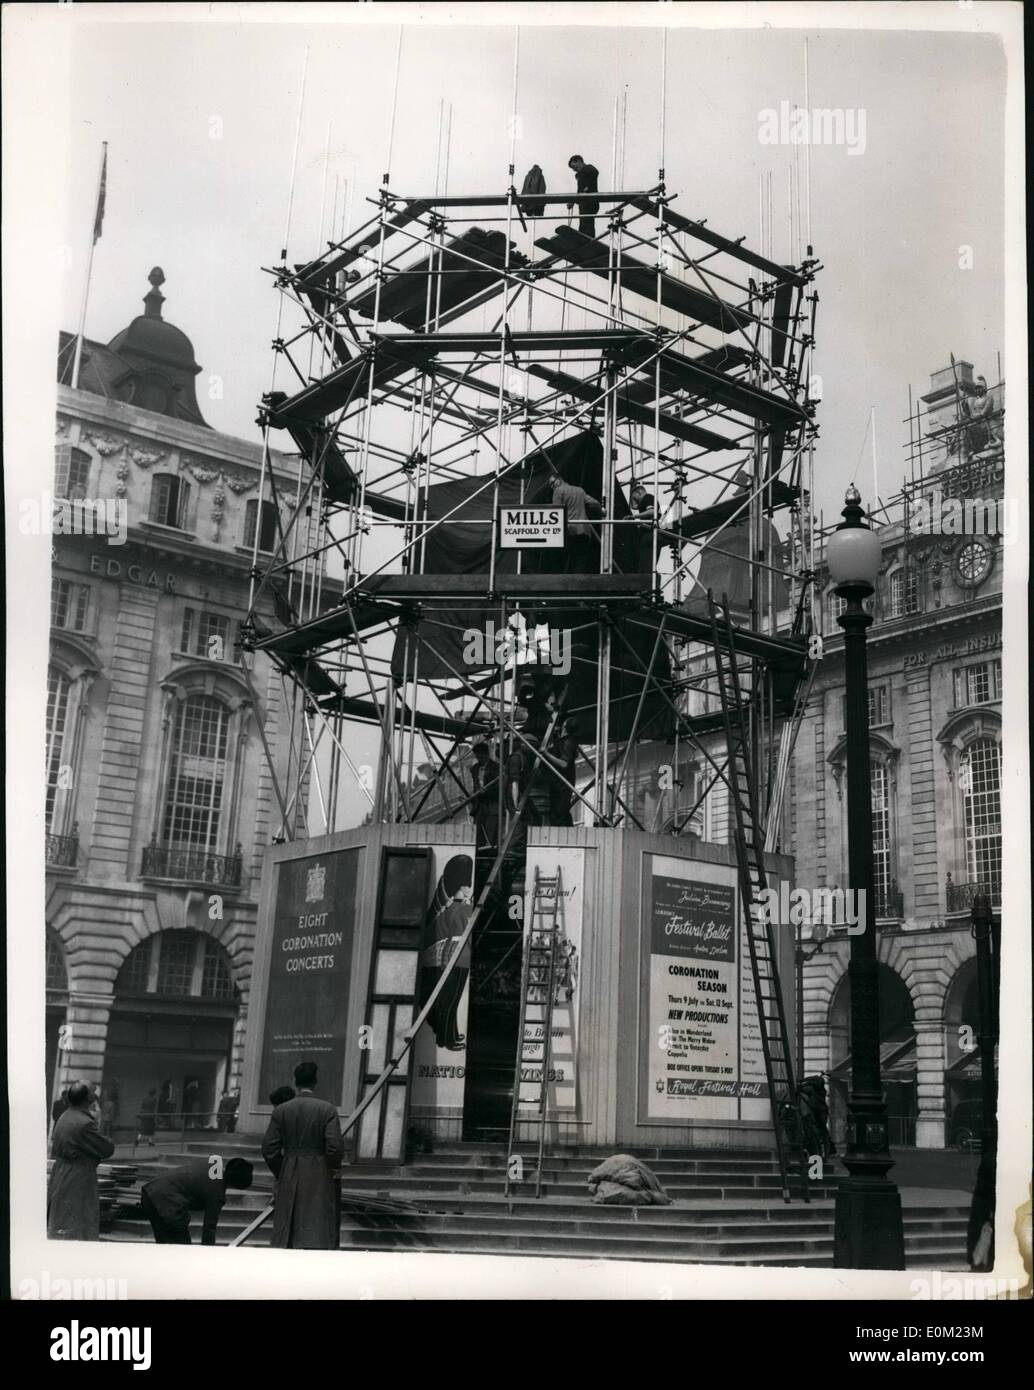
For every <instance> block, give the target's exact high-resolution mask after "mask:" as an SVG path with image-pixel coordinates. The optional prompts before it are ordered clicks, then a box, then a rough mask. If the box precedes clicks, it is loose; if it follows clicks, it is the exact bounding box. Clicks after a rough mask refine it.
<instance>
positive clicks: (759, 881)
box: [708, 590, 810, 1202]
mask: <svg viewBox="0 0 1034 1390" xmlns="http://www.w3.org/2000/svg"><path fill="white" fill-rule="evenodd" d="M708 607H709V609H710V616H711V634H712V639H713V646H714V656H715V667H716V670H717V673H718V695H719V698H720V700H721V705H722V717H723V720H724V723H725V737H726V743H727V747H728V750H729V761H728V766H727V770H726V778H727V782H728V787H729V801H730V804H731V806H732V810H733V827H732V828H733V835H734V842H735V847H736V866H737V870H738V872H739V880H740V896H741V898H742V900H743V911H744V915H745V918H746V937H747V944H748V947H749V953H750V968H751V974H752V976H753V979H754V998H755V1000H756V1001H757V1010H758V1024H759V1031H760V1033H761V1050H762V1053H763V1055H764V1059H765V1076H766V1079H767V1081H768V1095H769V1102H770V1104H771V1106H772V1128H773V1131H774V1134H775V1146H776V1157H777V1159H778V1162H779V1176H780V1182H781V1184H782V1189H783V1201H784V1202H789V1201H790V1172H789V1154H788V1152H787V1150H788V1149H789V1148H792V1149H793V1150H795V1151H796V1152H795V1155H794V1156H795V1157H796V1159H797V1162H798V1166H799V1173H800V1182H801V1195H802V1196H803V1198H804V1200H805V1201H806V1202H807V1201H809V1200H810V1198H809V1193H808V1158H807V1154H806V1153H805V1150H804V1145H803V1131H802V1126H801V1124H800V1116H799V1113H798V1105H797V1091H796V1087H795V1085H794V1076H793V1054H792V1051H791V1047H790V1035H789V1033H788V1031H787V1026H786V1012H785V1009H784V1007H783V995H782V991H781V989H780V988H779V972H778V969H777V966H776V954H775V933H774V931H773V926H772V922H771V919H770V918H767V919H766V920H765V921H761V920H759V917H760V914H759V912H758V910H757V908H758V905H759V901H760V895H761V894H762V893H763V892H764V891H765V889H766V888H767V886H768V875H767V871H766V869H765V859H764V838H763V831H762V827H761V825H760V818H759V814H758V801H757V784H756V782H755V780H754V775H753V771H752V764H751V740H750V719H749V711H748V707H747V706H746V705H745V703H744V696H743V692H742V690H741V687H740V677H739V669H738V665H737V656H736V643H735V640H734V630H733V624H732V619H731V618H730V616H729V611H728V600H727V599H725V600H724V617H723V622H722V624H721V625H720V624H719V608H718V605H717V604H716V603H715V601H714V594H713V592H712V591H710V590H708Z"/></svg>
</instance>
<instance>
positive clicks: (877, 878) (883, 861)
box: [872, 762, 892, 917]
mask: <svg viewBox="0 0 1034 1390" xmlns="http://www.w3.org/2000/svg"><path fill="white" fill-rule="evenodd" d="M888 781H889V779H888V777H887V765H886V763H883V762H874V763H873V765H872V864H873V888H874V889H875V892H876V915H877V916H879V917H883V916H886V915H888V913H887V909H888V906H889V897H890V888H891V874H892V865H891V851H892V846H891V842H890V790H889V786H888ZM881 909H882V910H881Z"/></svg>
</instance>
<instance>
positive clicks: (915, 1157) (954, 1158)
mask: <svg viewBox="0 0 1034 1390" xmlns="http://www.w3.org/2000/svg"><path fill="white" fill-rule="evenodd" d="M203 1137H205V1131H204V1130H198V1131H195V1132H193V1133H188V1134H187V1136H186V1140H187V1142H193V1143H196V1142H197V1141H198V1140H200V1139H202V1138H203ZM208 1137H210V1138H211V1140H212V1152H213V1153H218V1152H219V1148H220V1145H219V1140H220V1138H221V1137H222V1136H220V1135H219V1134H217V1133H214V1132H213V1133H211V1134H210V1136H208ZM183 1144H184V1139H183V1137H182V1136H181V1135H180V1134H179V1133H178V1132H177V1133H176V1134H175V1135H167V1136H164V1137H161V1138H158V1139H157V1140H156V1143H155V1145H154V1147H153V1148H152V1147H151V1146H150V1145H149V1144H138V1145H136V1147H135V1148H134V1146H133V1145H132V1144H119V1145H117V1146H116V1148H115V1153H114V1155H113V1158H112V1159H111V1160H109V1162H125V1163H148V1162H152V1161H154V1160H156V1159H160V1158H162V1157H163V1156H164V1155H165V1154H169V1153H172V1154H178V1153H182V1151H183ZM890 1152H891V1157H892V1158H893V1159H894V1167H893V1168H892V1169H891V1170H890V1177H891V1178H892V1179H893V1181H894V1182H895V1183H896V1184H897V1187H898V1190H899V1191H900V1193H901V1202H902V1205H903V1206H906V1207H930V1206H968V1205H969V1203H970V1200H971V1198H972V1195H973V1187H974V1184H975V1182H976V1176H977V1165H978V1163H979V1162H980V1155H979V1154H978V1153H960V1152H959V1151H958V1150H956V1149H904V1148H893V1149H891V1151H890ZM346 1171H347V1170H346ZM843 1172H844V1165H843V1163H842V1162H840V1161H839V1159H835V1160H834V1167H833V1173H834V1174H843ZM565 1200H569V1199H565Z"/></svg>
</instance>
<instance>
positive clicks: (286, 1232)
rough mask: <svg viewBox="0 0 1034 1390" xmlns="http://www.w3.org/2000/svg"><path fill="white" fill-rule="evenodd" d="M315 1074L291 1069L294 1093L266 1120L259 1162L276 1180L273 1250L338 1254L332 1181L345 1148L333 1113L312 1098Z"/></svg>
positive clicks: (310, 1066) (308, 1068)
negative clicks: (327, 1251) (267, 1121)
mask: <svg viewBox="0 0 1034 1390" xmlns="http://www.w3.org/2000/svg"><path fill="white" fill-rule="evenodd" d="M317 1075H318V1069H317V1067H316V1063H315V1062H302V1063H301V1064H300V1065H299V1066H297V1067H295V1069H294V1084H295V1086H296V1087H297V1088H298V1094H297V1095H296V1096H295V1098H294V1100H289V1101H286V1102H285V1103H284V1104H283V1105H278V1106H277V1107H276V1109H275V1110H274V1111H273V1113H272V1115H270V1117H269V1127H268V1129H267V1130H266V1136H265V1138H264V1139H263V1141H262V1157H263V1158H264V1159H265V1161H266V1164H267V1166H268V1167H269V1170H270V1172H271V1173H272V1174H273V1176H274V1177H275V1178H276V1179H277V1185H276V1198H275V1206H274V1211H273V1245H274V1246H276V1247H278V1248H280V1249H290V1250H336V1249H337V1248H338V1244H339V1241H340V1218H339V1215H338V1200H337V1191H336V1187H335V1178H336V1175H337V1171H338V1169H339V1168H340V1167H341V1160H342V1158H343V1157H344V1152H345V1145H344V1140H343V1139H342V1137H341V1122H340V1120H339V1119H338V1113H337V1110H336V1109H335V1107H334V1106H333V1105H331V1104H330V1103H329V1102H328V1101H325V1100H318V1099H317V1098H316V1097H315V1096H314V1095H313V1093H312V1088H313V1086H315V1084H316V1078H317Z"/></svg>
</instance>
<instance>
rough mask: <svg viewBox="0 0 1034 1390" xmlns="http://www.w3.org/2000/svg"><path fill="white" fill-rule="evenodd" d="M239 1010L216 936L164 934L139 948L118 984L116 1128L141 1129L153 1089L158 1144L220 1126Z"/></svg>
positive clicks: (128, 1132)
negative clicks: (143, 1109)
mask: <svg viewBox="0 0 1034 1390" xmlns="http://www.w3.org/2000/svg"><path fill="white" fill-rule="evenodd" d="M238 1008H239V995H238V991H237V988H236V986H235V985H234V983H233V979H232V975H231V968H230V962H229V958H228V956H227V954H226V951H225V950H224V949H223V947H222V946H221V945H220V944H219V943H218V942H217V941H215V940H213V939H212V938H211V937H209V936H206V935H204V934H203V933H201V932H195V931H164V932H159V933H157V934H156V935H155V936H153V937H148V939H147V940H146V941H142V942H141V943H140V944H139V945H138V946H136V947H135V948H134V949H133V950H132V951H131V952H130V954H129V956H128V957H127V958H126V961H125V962H124V964H123V966H122V969H121V970H120V971H119V974H118V979H117V980H116V981H115V1004H114V1007H113V1009H112V1012H111V1021H110V1023H109V1026H108V1046H107V1050H106V1053H105V1058H104V1079H103V1083H102V1090H103V1093H104V1095H105V1097H106V1098H108V1099H109V1100H110V1101H111V1102H112V1104H113V1113H112V1116H111V1125H112V1129H113V1131H114V1132H115V1133H117V1134H119V1135H120V1137H122V1138H123V1139H126V1138H129V1137H130V1136H132V1135H135V1134H136V1133H137V1132H138V1130H139V1119H140V1113H141V1107H142V1106H143V1103H144V1101H145V1099H147V1097H148V1095H149V1093H150V1092H151V1091H154V1100H155V1138H156V1139H160V1138H161V1137H162V1135H163V1134H168V1135H170V1136H171V1135H172V1134H173V1133H177V1134H178V1133H182V1132H185V1131H187V1130H208V1129H215V1128H216V1127H217V1113H218V1107H219V1097H220V1096H221V1094H222V1092H223V1091H224V1090H225V1089H226V1088H227V1085H228V1082H229V1077H230V1066H231V1057H232V1051H233V1034H234V1025H235V1023H236V1019H237V1012H238Z"/></svg>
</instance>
